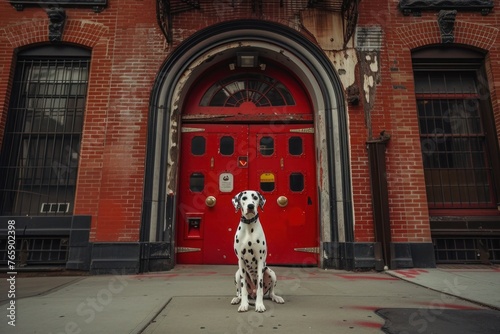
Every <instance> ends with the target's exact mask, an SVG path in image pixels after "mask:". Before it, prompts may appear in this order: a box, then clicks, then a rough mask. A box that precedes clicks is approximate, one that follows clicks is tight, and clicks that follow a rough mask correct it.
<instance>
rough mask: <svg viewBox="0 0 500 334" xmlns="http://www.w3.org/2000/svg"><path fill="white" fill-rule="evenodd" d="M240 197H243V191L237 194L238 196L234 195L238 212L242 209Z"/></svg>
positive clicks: (234, 203)
mask: <svg viewBox="0 0 500 334" xmlns="http://www.w3.org/2000/svg"><path fill="white" fill-rule="evenodd" d="M240 199H241V193H238V194H236V196H234V197H233V205H234V208H235V210H236V212H238V210H239V209H241V205H240Z"/></svg>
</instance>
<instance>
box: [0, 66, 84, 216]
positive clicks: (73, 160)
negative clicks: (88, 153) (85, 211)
mask: <svg viewBox="0 0 500 334" xmlns="http://www.w3.org/2000/svg"><path fill="white" fill-rule="evenodd" d="M88 70H89V59H88V58H86V57H85V58H79V57H68V58H53V57H38V58H35V57H25V58H23V57H20V58H19V59H18V61H17V67H16V74H15V77H14V82H13V89H12V95H11V104H10V108H9V113H8V117H7V125H6V130H5V137H4V140H3V145H2V153H1V156H0V174H1V175H5V176H6V177H4V178H2V179H1V180H0V214H2V215H54V214H57V215H68V214H72V213H73V202H74V194H75V187H76V178H77V167H78V160H79V155H80V140H81V135H82V128H83V113H84V109H85V100H86V95H87V84H88ZM47 203H48V205H47Z"/></svg>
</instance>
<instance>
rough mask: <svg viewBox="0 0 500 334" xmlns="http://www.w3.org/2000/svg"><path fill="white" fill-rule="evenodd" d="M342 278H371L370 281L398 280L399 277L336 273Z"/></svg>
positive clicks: (354, 279) (352, 279) (358, 279)
mask: <svg viewBox="0 0 500 334" xmlns="http://www.w3.org/2000/svg"><path fill="white" fill-rule="evenodd" d="M336 276H338V277H340V278H343V279H346V280H350V281H361V280H369V281H397V280H398V279H397V278H395V277H390V276H367V275H355V274H354V275H336Z"/></svg>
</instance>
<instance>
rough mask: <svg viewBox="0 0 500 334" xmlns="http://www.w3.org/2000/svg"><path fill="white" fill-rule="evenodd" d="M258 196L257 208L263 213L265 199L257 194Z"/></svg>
mask: <svg viewBox="0 0 500 334" xmlns="http://www.w3.org/2000/svg"><path fill="white" fill-rule="evenodd" d="M257 194H258V195H259V206H260V209H261V210H262V211H264V204H266V199H265V198H264V196H262V194H261V193H259V192H258V193H257Z"/></svg>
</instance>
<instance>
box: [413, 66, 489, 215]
mask: <svg viewBox="0 0 500 334" xmlns="http://www.w3.org/2000/svg"><path fill="white" fill-rule="evenodd" d="M480 89H481V87H480V85H479V84H478V82H477V77H476V71H444V70H443V71H416V72H415V93H416V96H417V106H418V117H419V127H420V140H421V148H422V159H423V163H424V173H425V182H426V189H427V199H428V202H429V207H430V208H431V209H439V208H443V209H445V208H448V209H449V208H471V209H478V208H495V207H496V198H495V194H494V187H493V185H492V183H493V178H492V168H491V163H490V161H489V157H488V154H487V147H486V145H487V141H486V135H485V131H484V128H483V120H482V115H481V114H482V112H483V111H482V110H481V99H482V98H483V99H484V96H482V95H481V94H480Z"/></svg>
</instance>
